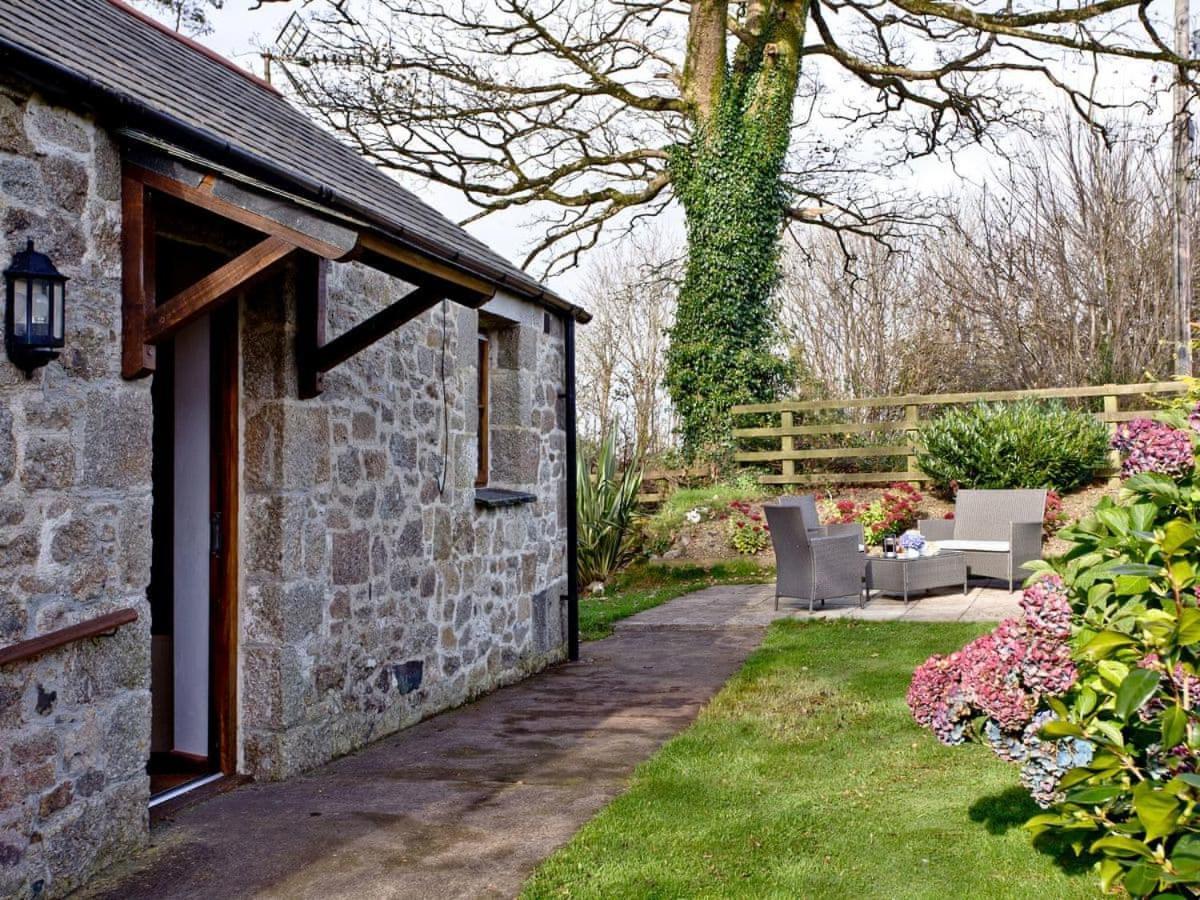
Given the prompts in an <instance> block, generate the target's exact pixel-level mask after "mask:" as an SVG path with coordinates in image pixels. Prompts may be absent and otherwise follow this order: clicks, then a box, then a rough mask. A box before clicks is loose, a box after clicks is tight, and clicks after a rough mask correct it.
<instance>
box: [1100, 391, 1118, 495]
mask: <svg viewBox="0 0 1200 900" xmlns="http://www.w3.org/2000/svg"><path fill="white" fill-rule="evenodd" d="M1120 408H1121V401H1120V400H1119V399H1118V398H1117V395H1116V394H1105V395H1104V413H1105V416H1106V417H1107V416H1108V414H1109V413H1115V412H1118V411H1119V410H1120ZM1108 433H1109V436H1110V437H1111V436H1112V435H1114V434H1116V433H1117V423H1116V422H1109V423H1108ZM1108 462H1109V465H1110V466H1112V468H1113V473H1112V475H1111V476H1109V479H1108V483H1109V484H1119V483H1120V481H1121V454H1120V453H1118V452H1117V451H1116V450H1110V451H1109V452H1108Z"/></svg>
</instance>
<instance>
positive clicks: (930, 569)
mask: <svg viewBox="0 0 1200 900" xmlns="http://www.w3.org/2000/svg"><path fill="white" fill-rule="evenodd" d="M867 566H868V567H869V576H868V577H869V581H868V584H870V585H871V587H873V588H874V589H875V590H877V591H880V592H882V593H885V594H900V595H901V596H903V597H904V600H905V602H907V601H908V595H909V593H910V592H911V591H926V590H929V589H930V588H935V587H946V586H948V585H952V584H956V585H957V584H961V585H962V589H963V594H964V595H965V594H966V593H967V554H965V553H960V552H958V551H955V550H943V551H942V552H941V553H938V554H936V555H934V556H917V557H914V558H912V559H906V558H904V557H899V556H898V557H895V558H892V557H884V556H868V557H867Z"/></svg>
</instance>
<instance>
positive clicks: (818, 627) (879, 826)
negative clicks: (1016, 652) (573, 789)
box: [523, 621, 1098, 900]
mask: <svg viewBox="0 0 1200 900" xmlns="http://www.w3.org/2000/svg"><path fill="white" fill-rule="evenodd" d="M986 628H987V626H986V625H979V624H958V623H953V624H921V623H901V622H853V621H834V622H815V623H800V622H790V621H789V622H777V623H775V624H774V625H772V626H771V628H770V630H769V631H768V633H767V636H766V640H765V643H764V644H763V646H762V647H761V649H759V650H758V651H757V652H756V653H755V654H754V655H753V656H752V657H751V658H750V659H749V660H748V661H747V663H746V665H745V667H744V668H743V669H742V670H741V672H740V673H739V674H737V675H735V676H734V677H733V679H731V680H730V682H729V683H728V684H727V685H726V686H725V688H724V689H723V690H722V691H721V693H720V694H718V695H717V697H715V698H714V700H713V701H712V703H711V704H710V705H709V706H708V707H707V708H706V709H705V710H704V712H703V713H702V714H701V716H700V717H699V719H698V720H697V721H696V723H695V724H694V725H693V726H692V727H691V728H689V729H688V730H687V731H685V732H683V733H682V734H680V735H679V736H678V737H676V738H675V739H673V740H672V741H670V742H669V743H668V744H666V745H665V746H664V747H663V748H662V750H661V751H660V752H659V753H658V754H657V755H655V756H654V757H652V758H651V759H650V760H649V761H647V762H646V763H644V764H642V765H641V766H640V767H639V768H638V770H637V772H636V773H635V776H634V779H633V783H632V786H631V787H630V789H629V791H628V792H627V793H626V794H624V795H622V796H621V797H619V798H617V800H615V801H614V802H613V803H612V804H611V805H609V806H608V807H607V808H606V809H605V810H603V811H602V812H601V813H600V814H599V815H598V816H597V817H596V818H595V819H593V820H592V821H591V822H590V823H588V824H587V825H586V826H584V828H583V829H582V830H580V832H579V833H578V834H577V835H576V836H575V838H574V839H573V840H572V841H571V843H570V844H568V845H567V846H566V847H564V848H563V849H562V850H560V851H559V852H558V853H556V854H555V855H554V856H552V857H551V858H550V859H549V860H547V861H546V862H545V863H544V864H543V865H542V866H541V868H540V869H539V870H538V871H537V872H536V873H535V875H534V877H533V878H532V879H531V880H530V882H529V883H528V884H527V885H526V887H525V891H524V894H523V896H524V897H525V898H549V897H563V896H570V897H597V898H599V897H603V898H618V897H637V898H647V897H650V898H667V897H672V898H674V897H714V898H715V897H731V896H732V897H780V898H784V897H789V898H790V897H796V898H822V897H828V898H876V897H878V898H916V897H919V898H930V900H932V898H938V900H941V898H956V900H957V898H1031V900H1033V898H1037V900H1049V898H1054V900H1066V898H1073V897H1096V896H1098V892H1097V891H1096V890H1095V888H1094V887H1093V878H1092V875H1091V872H1090V871H1089V869H1088V864H1087V863H1085V862H1081V861H1079V860H1077V859H1076V858H1075V857H1074V856H1073V855H1071V854H1070V851H1065V852H1064V851H1058V850H1055V849H1054V848H1050V847H1044V846H1043V847H1035V846H1033V845H1031V843H1030V840H1029V837H1028V836H1027V834H1026V833H1025V832H1024V831H1023V829H1022V828H1021V827H1020V826H1021V824H1022V823H1023V822H1024V821H1025V820H1026V819H1027V818H1028V817H1029V816H1031V815H1034V814H1036V813H1037V812H1038V810H1037V808H1036V807H1035V806H1034V805H1033V803H1032V802H1031V801H1030V800H1029V798H1028V795H1027V794H1026V793H1025V792H1024V791H1023V790H1021V789H1020V787H1019V786H1018V785H1017V769H1016V768H1015V767H1014V766H1011V765H1008V764H1006V763H1003V762H1001V761H1000V760H998V759H996V758H995V757H994V756H993V755H992V754H991V753H990V752H989V751H988V750H987V749H986V748H983V747H978V746H964V747H956V748H948V747H943V746H941V745H940V744H938V743H937V742H936V741H934V739H933V737H932V736H931V735H929V734H928V733H927V732H925V731H922V730H921V729H920V728H918V727H917V726H916V725H915V724H914V723H913V722H912V720H911V719H910V718H909V715H908V709H907V707H906V705H905V702H904V693H905V690H906V688H907V685H908V680H909V677H910V675H911V673H912V670H913V668H914V667H915V666H916V665H917V664H918V663H920V662H921V661H922V660H924V659H925V658H926V657H927V656H928V655H929V654H931V653H935V652H947V651H949V650H951V649H954V648H957V647H959V646H960V645H962V644H963V643H965V642H966V641H967V640H969V639H970V638H972V637H974V636H975V635H977V634H979V633H980V632H982V631H984V630H985V629H986Z"/></svg>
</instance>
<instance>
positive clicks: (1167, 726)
mask: <svg viewBox="0 0 1200 900" xmlns="http://www.w3.org/2000/svg"><path fill="white" fill-rule="evenodd" d="M1187 722H1188V717H1187V713H1186V712H1184V711H1183V710H1182V709H1180V708H1179V707H1178V706H1169V707H1167V710H1166V712H1164V713H1163V714H1162V745H1163V746H1164V747H1167V748H1171V747H1174V746H1176V745H1178V744H1179V742H1180V741H1182V740H1183V736H1184V734H1186V733H1187Z"/></svg>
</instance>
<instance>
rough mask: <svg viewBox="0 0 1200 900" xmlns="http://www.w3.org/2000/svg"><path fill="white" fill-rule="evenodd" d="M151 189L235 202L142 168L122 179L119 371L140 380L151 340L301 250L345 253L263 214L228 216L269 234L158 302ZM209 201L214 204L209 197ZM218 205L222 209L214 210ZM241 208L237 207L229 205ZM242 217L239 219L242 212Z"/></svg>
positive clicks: (150, 360) (147, 370) (149, 361)
mask: <svg viewBox="0 0 1200 900" xmlns="http://www.w3.org/2000/svg"><path fill="white" fill-rule="evenodd" d="M152 188H153V190H154V191H162V192H163V193H167V194H170V195H172V196H175V197H179V198H180V199H182V200H185V201H188V202H191V203H193V204H194V205H197V206H201V207H203V208H205V209H212V210H213V211H214V212H219V213H222V214H226V213H228V212H229V211H230V210H229V209H227V208H226V207H231V206H232V205H231V204H226V203H224V201H218V200H215V199H212V198H209V199H205V198H206V197H207V195H206V194H205V192H204V191H203V190H201V189H198V188H192V187H188V186H187V185H182V184H178V183H176V182H174V181H171V180H170V179H169V178H165V177H164V176H162V175H159V174H157V173H154V172H149V171H147V170H144V169H141V168H139V167H137V166H126V167H125V169H124V172H123V173H122V179H121V216H122V224H121V320H122V321H121V376H122V377H123V378H128V379H133V378H143V377H145V376H147V375H150V374H151V373H153V372H154V362H155V357H154V345H155V344H158V343H161V342H162V341H165V340H167V339H168V338H170V337H171V336H172V335H174V334H175V333H176V332H178V331H179V330H180V329H181V328H183V327H184V326H186V325H187V324H188V323H190V322H193V321H195V320H196V319H198V318H199V317H200V316H203V315H205V314H206V313H209V312H212V311H213V310H215V309H217V308H219V307H220V306H222V305H223V304H224V303H226V302H228V301H229V299H230V298H231V297H233V296H234V293H235V292H236V291H237V290H238V289H239V288H242V287H244V286H245V285H246V284H248V283H249V282H250V281H251V280H252V279H255V278H258V277H260V276H262V275H263V274H265V273H266V272H267V271H268V270H269V269H271V268H272V267H273V266H274V265H276V264H277V263H278V262H280V261H281V260H283V259H285V258H287V257H288V256H289V255H290V254H291V253H293V252H294V251H295V250H296V249H297V248H299V247H303V248H305V249H310V250H319V251H321V252H335V251H336V252H337V253H339V254H341V253H342V252H343V251H341V250H340V249H337V248H331V247H329V246H326V245H324V244H321V243H320V242H319V241H314V240H313V239H312V238H309V237H307V236H305V235H302V234H300V233H299V232H295V231H292V230H291V229H288V228H285V227H282V226H279V225H277V224H275V223H272V222H269V221H267V220H265V219H262V218H261V217H258V218H254V219H253V220H252V221H251V220H249V219H247V215H248V214H247V215H240V214H235V215H231V216H228V217H229V218H233V219H234V220H235V221H242V222H243V224H247V225H251V226H255V225H257V226H260V227H262V228H263V230H264V231H266V232H267V235H268V236H267V237H266V238H264V239H263V240H262V241H260V242H259V243H257V244H255V245H254V246H253V247H251V248H250V249H249V250H247V251H246V252H245V253H243V254H241V255H240V256H238V257H235V258H234V259H232V260H230V261H229V262H227V263H226V264H225V265H223V266H221V267H220V268H219V269H217V270H216V271H215V272H212V273H211V274H209V275H206V276H205V277H204V278H201V279H200V280H199V281H197V282H196V283H195V284H193V285H191V286H190V287H188V288H185V289H184V290H182V291H180V292H179V293H178V294H176V295H175V296H174V297H171V298H170V299H169V300H167V301H166V302H165V303H162V304H159V303H158V302H157V295H156V287H155V265H156V262H155V230H154V193H153V191H152V190H151V189H152ZM210 200H211V202H210ZM217 207H219V208H217ZM232 209H233V210H234V212H235V213H236V210H237V208H236V207H232ZM239 216H240V217H239Z"/></svg>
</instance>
